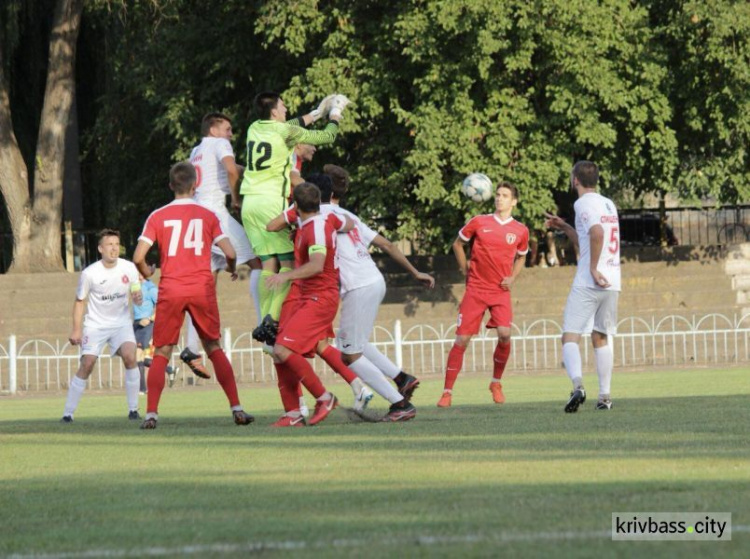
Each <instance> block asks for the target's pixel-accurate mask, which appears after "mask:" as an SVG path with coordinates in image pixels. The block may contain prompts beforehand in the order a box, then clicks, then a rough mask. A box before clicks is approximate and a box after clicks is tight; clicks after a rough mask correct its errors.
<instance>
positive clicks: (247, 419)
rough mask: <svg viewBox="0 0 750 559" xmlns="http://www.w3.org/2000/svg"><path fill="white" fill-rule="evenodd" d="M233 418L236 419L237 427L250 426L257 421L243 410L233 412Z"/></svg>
mask: <svg viewBox="0 0 750 559" xmlns="http://www.w3.org/2000/svg"><path fill="white" fill-rule="evenodd" d="M232 416H233V417H234V424H235V425H250V424H251V423H252V422H253V421H255V418H254V417H253V416H252V415H250V414H249V413H245V412H244V411H242V410H235V411H233V412H232Z"/></svg>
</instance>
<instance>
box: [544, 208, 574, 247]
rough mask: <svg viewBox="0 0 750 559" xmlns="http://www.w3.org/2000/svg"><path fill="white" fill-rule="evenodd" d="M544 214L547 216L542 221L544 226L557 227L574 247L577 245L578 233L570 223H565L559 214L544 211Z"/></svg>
mask: <svg viewBox="0 0 750 559" xmlns="http://www.w3.org/2000/svg"><path fill="white" fill-rule="evenodd" d="M544 215H545V216H547V219H546V220H545V222H544V226H545V227H547V228H548V229H559V230H560V231H562V232H563V233H565V234H566V235H567V236H568V238H569V239H570V240H571V242H572V243H573V244H574V245H575V246H576V247H577V246H578V233H576V230H575V228H574V227H573V226H572V225H570V224H569V223H566V222H565V220H564V219H563V218H561V217H560V216H557V215H554V214H551V213H545V214H544Z"/></svg>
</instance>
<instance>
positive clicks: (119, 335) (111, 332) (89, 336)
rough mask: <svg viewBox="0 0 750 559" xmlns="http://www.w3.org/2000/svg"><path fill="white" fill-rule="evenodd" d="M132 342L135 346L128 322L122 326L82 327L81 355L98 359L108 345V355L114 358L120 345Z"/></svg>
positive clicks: (133, 334) (131, 325)
mask: <svg viewBox="0 0 750 559" xmlns="http://www.w3.org/2000/svg"><path fill="white" fill-rule="evenodd" d="M127 342H133V345H135V333H134V332H133V324H132V323H131V322H128V323H127V324H124V325H122V326H111V327H104V328H102V327H97V326H84V327H83V339H82V340H81V355H93V356H95V357H99V356H100V355H101V354H102V349H104V346H105V345H107V344H109V354H110V356H114V355H115V354H116V353H117V350H118V349H120V347H121V346H122V344H124V343H127Z"/></svg>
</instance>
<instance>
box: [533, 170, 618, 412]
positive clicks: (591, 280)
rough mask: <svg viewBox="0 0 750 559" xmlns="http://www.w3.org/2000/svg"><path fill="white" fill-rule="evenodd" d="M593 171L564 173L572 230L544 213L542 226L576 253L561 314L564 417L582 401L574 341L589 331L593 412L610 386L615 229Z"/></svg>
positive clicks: (604, 405) (610, 205)
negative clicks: (569, 387)
mask: <svg viewBox="0 0 750 559" xmlns="http://www.w3.org/2000/svg"><path fill="white" fill-rule="evenodd" d="M598 182H599V169H598V168H597V166H596V164H594V163H592V162H591V161H579V162H578V163H576V164H575V165H574V166H573V170H572V171H571V173H570V187H571V189H572V190H574V191H575V192H576V193H577V194H578V200H576V203H575V205H574V209H575V215H576V220H575V228H573V227H571V226H570V225H568V224H567V223H565V221H563V219H562V218H560V217H557V216H555V215H552V214H547V221H546V225H547V227H552V228H555V229H559V230H561V231H563V232H564V233H565V234H566V235H567V236H568V238H569V239H570V240H571V241H572V242H573V244H574V245H575V246H576V247H578V248H579V249H580V256H579V258H578V267H577V269H576V275H575V278H574V279H573V286H572V287H571V289H570V294H569V295H568V301H567V303H566V304H565V312H564V314H563V336H562V344H563V363H564V364H565V370H566V371H567V373H568V377H570V380H571V382H572V383H573V392H571V393H570V399H569V400H568V403H567V404H565V411H566V412H567V413H574V412H576V411H578V408H579V406H580V405H581V404H583V403H584V402H585V401H586V390H585V389H584V387H583V367H582V365H581V350H580V347H579V345H578V344H579V342H580V341H581V334H584V333H586V332H591V343H592V345H593V346H594V360H595V362H596V372H597V375H598V377H599V401H598V402H597V404H596V409H598V410H609V409H612V400H611V398H610V385H611V381H612V369H613V367H614V353H613V351H612V346H610V345H609V344H608V341H607V336H609V335H614V334H615V333H616V331H617V299H618V297H619V295H620V229H619V219H618V216H617V208H616V207H615V204H614V202H612V200H610V199H609V198H605V197H604V196H602V195H601V194H599V193H597V192H596V185H597V183H598Z"/></svg>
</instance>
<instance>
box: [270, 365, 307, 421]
mask: <svg viewBox="0 0 750 559" xmlns="http://www.w3.org/2000/svg"><path fill="white" fill-rule="evenodd" d="M273 365H274V367H276V378H277V379H278V384H279V394H281V404H282V405H283V406H284V411H286V412H290V411H294V410H298V409H299V394H300V393H301V392H302V386H301V385H300V383H299V379H298V378H297V375H295V374H294V372H292V371H290V370H289V367H287V365H286V363H274V364H273Z"/></svg>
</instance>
